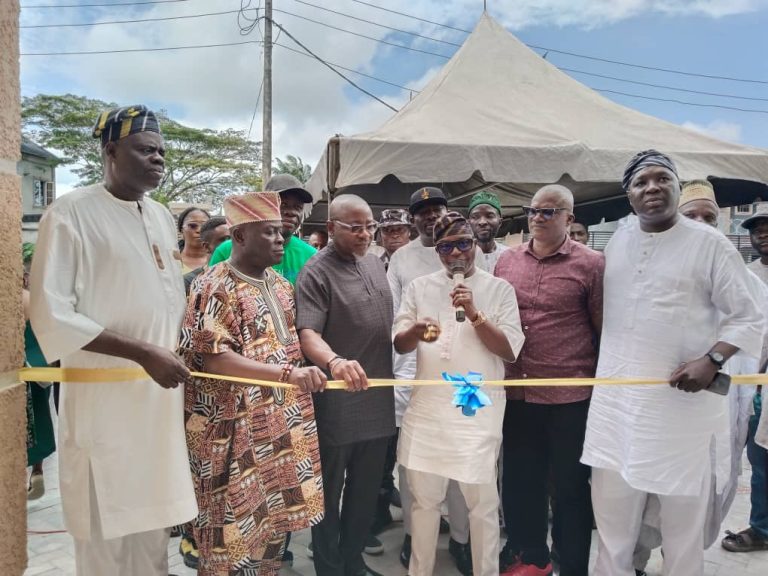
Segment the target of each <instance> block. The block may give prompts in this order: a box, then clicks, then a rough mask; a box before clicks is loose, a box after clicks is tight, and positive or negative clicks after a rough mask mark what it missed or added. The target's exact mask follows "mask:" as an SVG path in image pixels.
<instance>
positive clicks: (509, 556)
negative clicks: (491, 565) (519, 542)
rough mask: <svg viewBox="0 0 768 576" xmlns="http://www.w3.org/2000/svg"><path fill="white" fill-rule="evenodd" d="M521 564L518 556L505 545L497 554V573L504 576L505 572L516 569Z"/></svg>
mask: <svg viewBox="0 0 768 576" xmlns="http://www.w3.org/2000/svg"><path fill="white" fill-rule="evenodd" d="M521 563H522V561H521V560H520V554H519V553H518V552H517V551H516V550H513V549H512V547H511V546H507V545H506V544H505V545H504V548H502V549H501V553H500V554H499V572H500V573H502V574H504V573H505V572H506V571H507V570H511V569H512V568H517V567H518V566H519V565H520V564H521Z"/></svg>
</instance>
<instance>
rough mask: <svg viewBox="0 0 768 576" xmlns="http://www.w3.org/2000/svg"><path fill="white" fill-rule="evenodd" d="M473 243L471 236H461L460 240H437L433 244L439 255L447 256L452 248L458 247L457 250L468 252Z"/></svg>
mask: <svg viewBox="0 0 768 576" xmlns="http://www.w3.org/2000/svg"><path fill="white" fill-rule="evenodd" d="M474 245H475V241H474V240H472V239H471V238H462V239H461V240H453V241H448V242H438V243H437V245H436V246H435V250H437V253H438V254H440V255H441V256H448V255H449V254H450V253H451V252H453V249H454V248H458V249H459V252H469V251H470V250H471V249H472V248H473V247H474Z"/></svg>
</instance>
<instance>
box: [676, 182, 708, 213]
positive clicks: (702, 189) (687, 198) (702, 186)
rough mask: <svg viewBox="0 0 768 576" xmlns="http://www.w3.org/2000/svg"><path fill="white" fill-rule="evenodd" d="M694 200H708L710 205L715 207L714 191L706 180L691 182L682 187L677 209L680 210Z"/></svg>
mask: <svg viewBox="0 0 768 576" xmlns="http://www.w3.org/2000/svg"><path fill="white" fill-rule="evenodd" d="M694 200H709V201H710V202H712V204H714V205H715V206H717V200H715V189H714V188H713V187H712V184H710V182H709V181H708V180H691V181H690V182H686V183H685V184H684V185H683V190H682V192H681V193H680V203H679V204H678V207H680V208H682V207H683V205H684V204H688V202H693V201H694Z"/></svg>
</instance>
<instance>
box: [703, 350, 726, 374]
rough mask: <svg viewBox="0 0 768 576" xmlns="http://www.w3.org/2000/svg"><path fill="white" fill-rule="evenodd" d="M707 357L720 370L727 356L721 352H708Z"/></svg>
mask: <svg viewBox="0 0 768 576" xmlns="http://www.w3.org/2000/svg"><path fill="white" fill-rule="evenodd" d="M707 358H709V360H710V361H711V362H712V364H714V365H715V366H717V368H718V370H719V369H720V368H722V367H723V364H725V357H724V356H723V355H722V354H720V352H707Z"/></svg>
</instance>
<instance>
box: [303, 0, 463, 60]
mask: <svg viewBox="0 0 768 576" xmlns="http://www.w3.org/2000/svg"><path fill="white" fill-rule="evenodd" d="M293 1H294V2H296V3H298V4H304V5H305V6H311V7H312V8H317V9H318V10H323V11H325V12H330V13H332V14H338V15H339V16H343V17H344V18H350V19H352V20H357V21H358V22H365V23H366V24H371V25H373V26H378V27H379V28H385V29H386V30H392V31H393V32H399V33H400V34H408V35H410V36H415V37H416V38H423V39H424V40H431V41H432V42H440V43H441V44H447V45H449V46H455V47H457V48H461V44H457V43H456V42H450V41H448V40H443V39H442V38H434V37H432V36H424V35H423V34H417V33H416V32H411V31H409V30H402V29H401V28H393V27H392V26H387V25H386V24H380V23H378V22H374V21H373V20H366V19H365V18H360V17H358V16H352V15H351V14H345V13H344V12H339V11H338V10H332V9H330V8H326V7H324V6H318V5H317V4H311V3H310V2H305V1H304V0H293ZM292 16H295V14H292Z"/></svg>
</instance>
